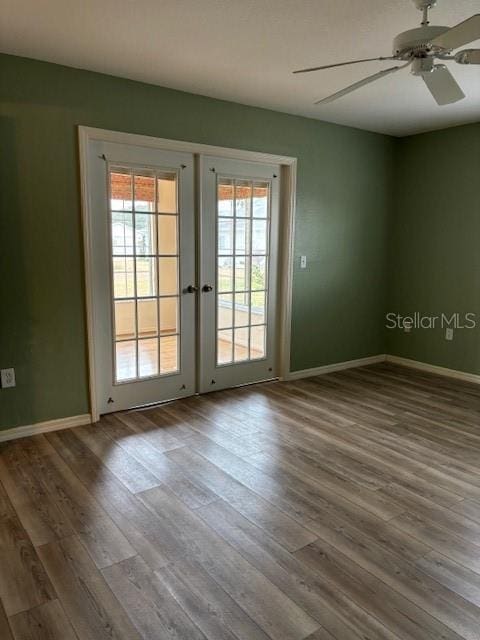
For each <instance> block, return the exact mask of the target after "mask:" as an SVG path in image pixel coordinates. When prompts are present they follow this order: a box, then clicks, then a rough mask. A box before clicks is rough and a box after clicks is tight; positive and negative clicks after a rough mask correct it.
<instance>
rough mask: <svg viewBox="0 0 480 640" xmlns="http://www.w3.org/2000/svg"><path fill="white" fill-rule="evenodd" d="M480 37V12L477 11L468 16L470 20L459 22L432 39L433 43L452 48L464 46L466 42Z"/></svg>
mask: <svg viewBox="0 0 480 640" xmlns="http://www.w3.org/2000/svg"><path fill="white" fill-rule="evenodd" d="M479 38H480V13H477V14H476V15H474V16H472V17H471V18H468V20H465V21H464V22H461V23H460V24H457V26H456V27H452V28H451V29H449V30H448V31H445V33H441V34H440V35H439V36H437V37H436V38H434V39H433V40H432V41H431V44H434V45H437V46H439V47H443V48H444V49H449V50H452V49H458V47H463V45H464V44H468V43H469V42H473V41H474V40H478V39H479Z"/></svg>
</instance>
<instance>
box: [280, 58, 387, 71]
mask: <svg viewBox="0 0 480 640" xmlns="http://www.w3.org/2000/svg"><path fill="white" fill-rule="evenodd" d="M378 60H394V58H392V57H381V58H364V59H363V60H351V61H349V62H338V63H337V64H325V65H323V66H322V67H309V68H308V69H297V70H296V71H292V73H310V71H321V70H322V69H333V68H334V67H345V66H346V65H347V64H358V63H359V62H374V61H375V62H376V61H378Z"/></svg>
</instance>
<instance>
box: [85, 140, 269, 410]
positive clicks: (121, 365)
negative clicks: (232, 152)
mask: <svg viewBox="0 0 480 640" xmlns="http://www.w3.org/2000/svg"><path fill="white" fill-rule="evenodd" d="M196 163H198V164H199V165H200V166H201V171H200V172H199V173H198V175H197V177H198V176H199V179H198V180H197V182H195V171H194V169H195V164H196ZM279 175H280V174H279V167H278V166H274V165H272V166H269V165H263V164H257V163H247V162H240V161H233V160H226V159H220V158H213V157H212V158H211V157H207V156H203V157H201V158H198V157H197V158H195V157H194V156H193V154H189V153H183V152H171V151H161V150H158V149H153V148H148V147H140V146H138V147H137V146H133V145H125V144H120V143H113V142H101V141H94V142H92V143H91V144H90V146H89V158H88V184H89V209H90V211H91V214H90V217H89V229H88V234H89V237H90V250H91V255H90V260H89V267H90V269H91V282H92V292H91V294H92V299H93V305H92V311H93V318H92V333H93V335H92V339H93V343H94V363H93V364H94V366H93V370H94V373H95V379H94V387H95V395H96V403H97V410H98V413H100V414H102V413H108V412H112V411H118V410H122V409H127V408H132V407H137V406H143V405H148V404H153V403H156V402H161V401H164V400H170V399H173V398H179V397H182V396H187V395H192V394H194V393H196V392H207V391H212V390H215V389H220V388H225V387H231V386H235V385H239V384H246V383H249V382H255V381H259V380H265V379H269V378H273V377H275V376H276V355H275V345H276V318H277V315H278V314H276V302H277V245H278V193H279V186H278V182H279ZM196 191H198V192H199V194H198V198H196ZM200 201H201V206H200V215H199V216H197V217H196V214H195V203H196V202H200Z"/></svg>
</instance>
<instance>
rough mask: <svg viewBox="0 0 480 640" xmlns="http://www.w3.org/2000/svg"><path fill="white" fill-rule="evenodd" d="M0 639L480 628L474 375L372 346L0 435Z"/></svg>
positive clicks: (287, 635) (387, 633) (475, 637)
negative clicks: (324, 367)
mask: <svg viewBox="0 0 480 640" xmlns="http://www.w3.org/2000/svg"><path fill="white" fill-rule="evenodd" d="M0 480H1V486H0V562H1V565H0V598H1V603H0V638H1V639H2V640H11V638H15V639H16V640H30V639H35V640H46V639H48V640H57V639H61V640H75V639H76V640H107V639H108V640H139V639H140V638H143V639H145V640H157V639H159V640H160V639H161V640H165V639H174V640H205V639H209V640H267V639H268V638H272V639H274V640H297V639H298V640H300V639H303V638H309V640H334V639H336V640H359V639H363V640H380V639H382V640H383V639H388V640H460V639H461V638H463V639H467V640H479V639H480V387H478V386H474V385H469V384H466V383H461V382H456V381H453V380H449V379H446V378H438V377H435V376H432V375H429V374H423V373H420V372H415V371H413V370H407V369H403V368H400V367H395V366H393V365H387V364H381V365H375V366H370V367H365V368H361V369H355V370H350V371H345V372H341V373H336V374H330V375H327V376H322V377H317V378H311V379H308V380H300V381H296V382H289V383H269V384H265V385H260V386H254V387H244V388H241V389H236V390H233V391H223V392H216V393H214V394H210V395H206V396H202V397H197V398H190V399H186V400H181V401H177V402H174V403H171V404H168V405H164V406H162V407H160V408H155V409H151V410H148V411H143V412H127V413H121V414H116V415H111V416H109V417H105V418H102V420H101V421H100V422H99V423H98V424H96V425H90V426H85V427H78V428H75V429H70V430H65V431H57V432H53V433H50V434H48V435H39V436H35V437H31V438H25V439H22V440H17V441H14V442H9V443H5V444H3V445H2V446H1V448H0Z"/></svg>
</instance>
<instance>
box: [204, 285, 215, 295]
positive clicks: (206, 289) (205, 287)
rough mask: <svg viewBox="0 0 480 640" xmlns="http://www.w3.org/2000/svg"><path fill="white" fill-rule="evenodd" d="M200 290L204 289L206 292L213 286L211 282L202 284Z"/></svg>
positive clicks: (211, 289)
mask: <svg viewBox="0 0 480 640" xmlns="http://www.w3.org/2000/svg"><path fill="white" fill-rule="evenodd" d="M202 291H205V293H208V292H209V291H213V287H212V285H211V284H204V285H203V287H202Z"/></svg>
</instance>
